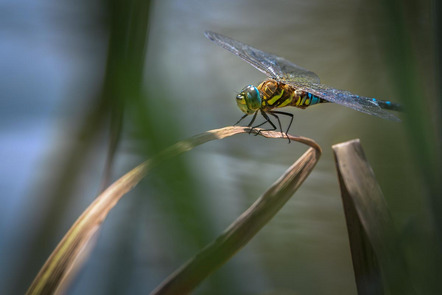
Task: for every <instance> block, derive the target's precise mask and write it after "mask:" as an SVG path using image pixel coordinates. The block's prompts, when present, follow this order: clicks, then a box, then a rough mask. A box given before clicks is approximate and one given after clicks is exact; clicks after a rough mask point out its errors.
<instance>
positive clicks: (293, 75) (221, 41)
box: [205, 31, 319, 83]
mask: <svg viewBox="0 0 442 295" xmlns="http://www.w3.org/2000/svg"><path fill="white" fill-rule="evenodd" d="M205 36H206V37H207V38H208V39H209V40H211V41H213V42H215V43H216V44H217V45H219V46H221V47H223V48H224V49H227V50H228V51H230V52H232V53H233V54H235V55H237V56H239V57H240V58H242V59H243V60H245V61H246V62H248V63H249V64H251V65H252V66H253V67H255V68H256V69H258V70H259V71H261V72H263V73H264V74H266V75H267V76H269V77H270V78H273V79H276V80H290V81H299V82H314V83H319V77H318V76H317V75H316V74H315V73H313V72H311V71H309V70H306V69H304V68H301V67H300V66H297V65H295V64H293V63H291V62H289V61H288V60H286V59H284V58H282V57H279V56H276V55H273V54H270V53H267V52H264V51H261V50H259V49H256V48H253V47H251V46H249V45H247V44H244V43H242V42H239V41H236V40H233V39H231V38H229V37H226V36H224V35H221V34H218V33H214V32H210V31H206V32H205Z"/></svg>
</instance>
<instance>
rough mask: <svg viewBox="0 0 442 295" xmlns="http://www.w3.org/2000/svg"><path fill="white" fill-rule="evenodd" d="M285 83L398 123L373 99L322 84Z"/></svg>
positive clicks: (397, 119) (394, 117) (395, 118)
mask: <svg viewBox="0 0 442 295" xmlns="http://www.w3.org/2000/svg"><path fill="white" fill-rule="evenodd" d="M286 83H291V84H292V85H293V86H295V87H297V88H298V89H300V90H304V91H306V92H309V93H311V94H313V95H315V96H317V97H319V98H322V99H325V100H327V101H330V102H334V103H337V104H340V105H343V106H346V107H348V108H351V109H354V110H356V111H359V112H362V113H366V114H369V115H374V116H377V117H380V118H382V119H387V120H392V121H400V119H399V118H397V117H396V116H395V115H393V114H390V113H389V112H387V111H385V110H383V109H382V108H381V107H380V106H379V104H378V103H377V102H376V100H375V99H373V98H369V97H365V96H359V95H356V94H353V93H351V92H349V91H346V90H339V89H335V88H332V87H329V86H326V85H323V84H317V83H293V82H290V81H286Z"/></svg>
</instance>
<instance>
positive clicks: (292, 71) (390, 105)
mask: <svg viewBox="0 0 442 295" xmlns="http://www.w3.org/2000/svg"><path fill="white" fill-rule="evenodd" d="M205 36H206V37H207V38H208V39H209V40H210V41H213V42H215V44H217V45H219V46H221V47H222V48H224V49H227V50H228V51H230V52H231V53H233V54H235V55H237V56H239V57H240V58H241V59H243V60H245V61H246V62H247V63H249V64H250V65H252V66H253V67H254V68H256V69H257V70H259V71H261V72H262V73H264V74H266V75H267V79H266V80H265V81H264V82H262V83H261V84H259V85H258V86H254V85H248V86H246V87H244V88H243V89H242V90H241V92H240V93H239V94H238V95H237V96H236V102H237V105H238V107H239V109H240V110H241V111H242V112H243V113H245V114H244V115H243V116H242V117H241V119H240V120H239V121H238V122H236V124H239V123H240V122H241V121H242V120H243V119H244V118H246V117H247V116H249V115H253V117H252V120H251V121H250V123H249V124H248V127H251V130H250V132H252V130H253V129H255V128H258V127H261V126H262V125H264V124H266V123H267V122H268V123H269V124H270V125H271V126H272V128H271V129H266V131H267V130H276V125H275V124H274V123H273V122H272V121H271V120H270V117H269V115H270V116H272V117H274V118H275V119H276V120H277V122H278V125H279V129H280V130H281V133H283V131H282V126H281V121H280V119H279V116H278V115H284V116H288V117H290V123H289V126H288V128H287V130H286V132H285V135H286V136H287V138H288V131H289V129H290V127H291V125H292V123H293V114H291V113H287V112H282V111H279V110H278V109H280V108H282V107H287V106H292V107H296V108H300V109H305V108H307V107H310V106H312V105H316V104H322V103H330V102H331V103H336V104H340V105H343V106H345V107H348V108H351V109H354V110H356V111H359V112H362V113H366V114H369V115H374V116H377V117H380V118H382V119H387V120H391V121H400V119H399V118H398V117H396V116H395V115H393V114H391V113H389V112H387V111H386V110H393V111H401V110H402V107H401V105H400V104H397V103H394V102H391V101H385V100H380V99H376V98H370V97H365V96H359V95H356V94H353V93H351V92H349V91H346V90H339V89H336V88H333V87H330V86H327V85H324V84H321V83H320V80H319V77H318V75H316V74H315V73H313V72H311V71H309V70H307V69H304V68H302V67H300V66H298V65H295V64H294V63H292V62H290V61H288V60H286V59H284V58H282V57H279V56H276V55H273V54H270V53H267V52H264V51H261V50H259V49H256V48H253V47H252V46H249V45H247V44H244V43H242V42H239V41H236V40H233V39H231V38H229V37H227V36H224V35H221V34H218V33H215V32H211V31H206V32H205ZM258 113H260V114H261V115H262V116H263V117H264V119H265V121H264V122H263V123H261V124H258V125H256V126H253V127H252V125H253V123H254V122H255V119H256V116H257V114H258ZM236 124H235V125H236ZM257 134H259V131H258V133H257ZM289 142H290V139H289Z"/></svg>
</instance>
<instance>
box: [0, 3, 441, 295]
mask: <svg viewBox="0 0 442 295" xmlns="http://www.w3.org/2000/svg"><path fill="white" fill-rule="evenodd" d="M439 5H440V4H438V3H437V1H430V0H425V1H418V0H407V1H394V0H377V1H351V0H339V1H326V0H313V1H299V0H297V1H282V0H279V1H271V2H270V1H250V0H245V1H237V0H226V1H198V0H194V1H178V0H164V1H140V0H129V1H121V0H109V1H105V0H102V1H84V0H83V1H73V2H68V1H53V0H52V1H51V0H42V1H29V0H15V1H11V0H4V1H1V3H0V15H1V17H0V40H1V42H0V89H1V100H0V157H1V165H0V201H1V206H0V293H1V294H22V293H24V292H25V290H26V289H27V287H28V286H29V285H30V283H31V281H32V279H33V278H34V277H35V275H36V274H37V272H38V270H39V269H40V267H41V266H42V265H43V263H44V261H45V260H46V258H47V257H48V256H49V255H50V253H51V251H52V250H53V249H54V248H55V246H56V245H57V243H58V241H59V240H60V239H61V238H62V236H63V235H64V233H65V232H66V231H67V230H68V228H69V227H70V225H71V224H72V223H73V222H74V221H75V219H76V218H77V217H78V216H79V215H80V214H81V212H82V211H83V210H84V209H85V208H86V207H87V206H88V204H89V203H90V202H92V200H93V199H94V198H95V196H96V195H97V194H99V192H100V191H101V190H102V189H103V188H104V187H106V186H107V185H108V184H109V183H110V182H111V181H113V180H116V179H117V178H118V177H119V176H121V175H123V174H124V173H125V172H127V171H128V170H130V169H131V168H132V167H134V166H135V165H137V164H138V163H140V162H141V161H143V160H144V159H146V158H148V157H151V156H152V155H153V154H155V153H156V152H158V151H160V150H162V149H163V148H165V147H167V146H168V145H170V144H173V143H175V142H176V141H178V140H181V139H185V138H187V137H189V136H192V135H195V134H198V133H201V132H204V131H207V130H210V129H214V128H221V127H224V126H228V125H231V124H233V123H235V122H236V121H237V120H238V119H239V118H240V116H242V113H241V112H240V111H239V110H238V109H237V107H236V103H235V102H234V97H235V95H236V93H237V92H239V91H240V90H241V89H242V88H243V87H244V86H246V85H247V84H251V83H252V84H255V85H257V83H259V82H261V81H262V80H264V79H265V76H264V75H263V74H261V73H260V72H258V71H257V70H255V69H254V68H252V67H251V66H250V65H248V64H247V63H245V62H243V61H241V60H240V59H239V58H238V57H236V56H234V55H233V54H231V53H229V52H227V51H226V50H224V49H222V48H220V47H218V46H216V45H215V44H213V43H212V42H210V41H209V40H207V39H206V38H205V37H204V31H205V30H212V31H215V32H219V33H222V34H225V35H227V36H230V37H232V38H234V39H236V40H239V41H242V42H244V43H247V44H250V45H252V46H254V47H256V48H259V49H261V50H264V51H268V52H271V53H274V54H277V55H279V56H282V57H285V58H286V59H288V60H290V61H293V62H294V63H296V64H298V65H300V66H302V67H305V68H308V69H309V70H312V71H314V72H315V73H317V74H318V75H319V76H320V77H321V80H322V82H323V83H325V84H328V85H332V86H334V87H336V88H339V89H346V90H350V91H352V92H354V93H357V94H360V95H364V96H370V97H376V98H379V99H389V100H392V101H395V102H400V103H402V104H403V105H404V106H405V108H406V110H407V113H405V114H401V115H400V117H401V118H402V120H403V122H402V123H395V122H390V121H385V120H382V119H379V118H377V117H373V116H368V115H365V114H362V113H359V112H356V111H353V110H351V109H347V108H345V107H342V106H338V105H331V104H330V105H321V106H318V107H311V108H309V109H307V110H296V109H293V110H288V109H287V111H291V112H292V113H293V114H294V115H295V120H294V124H293V126H292V128H291V133H292V134H296V135H302V136H307V137H310V138H312V139H314V140H316V141H317V142H318V143H319V144H320V145H321V146H322V148H323V156H322V158H321V159H320V162H319V163H318V165H317V166H316V168H315V170H314V171H313V173H312V174H311V175H310V176H309V178H308V179H307V181H306V182H305V183H304V185H303V186H302V187H301V189H300V190H299V191H298V192H297V193H296V194H295V195H294V196H293V198H292V199H291V200H290V201H289V202H288V203H287V204H286V206H285V207H284V208H283V209H282V210H281V211H280V213H279V214H278V215H277V216H276V217H275V218H274V219H273V220H272V221H271V222H270V223H269V224H268V225H267V226H266V227H265V228H264V229H263V230H262V231H261V232H260V233H259V234H258V235H257V236H256V237H255V238H254V239H252V241H251V242H250V243H249V244H248V245H247V246H246V247H245V248H244V249H242V250H241V251H240V252H239V253H238V254H237V255H236V256H235V257H234V258H233V259H231V260H230V261H229V262H228V263H227V264H226V265H224V266H223V267H221V268H220V269H219V270H218V271H217V272H216V273H214V274H213V275H211V276H210V277H209V278H208V279H207V280H206V281H205V282H204V283H203V284H202V285H201V286H200V287H199V288H198V289H197V290H196V292H195V293H196V294H356V286H355V283H354V275H353V270H352V264H351V257H350V252H349V244H348V238H347V231H346V226H345V220H344V215H343V209H342V204H341V199H340V192H339V186H338V182H337V176H336V172H335V167H334V159H333V154H332V151H331V145H333V144H336V143H340V142H343V141H347V140H350V139H354V138H360V139H361V143H362V145H363V147H364V149H365V153H366V155H367V158H368V160H369V161H370V162H371V164H372V167H373V170H374V172H375V174H376V177H377V179H378V181H379V184H380V185H381V187H382V190H383V192H384V194H385V198H386V200H387V202H388V205H389V207H390V210H391V214H392V217H393V219H394V221H395V226H396V229H397V232H398V239H400V244H401V246H402V249H401V250H402V251H403V252H404V253H405V256H406V259H407V264H408V267H409V272H410V275H411V277H412V284H413V285H414V286H415V289H416V290H417V291H418V293H419V294H436V293H437V288H438V287H439V286H438V285H440V282H439V281H438V279H439V278H440V274H441V272H440V262H441V251H440V250H441V240H440V237H441V232H442V221H441V218H440V217H438V216H440V214H441V213H442V212H441V211H442V205H441V202H442V200H440V197H441V195H442V194H441V190H440V180H441V178H440V176H441V174H440V170H441V167H442V165H441V146H440V143H441V141H440V139H441V128H440V126H441V116H440V115H441V100H440V98H441V91H440V90H441V89H440V70H441V64H440V61H441V59H440V52H441V51H440V49H441V47H440V45H441V44H440V32H438V31H437V30H436V28H437V24H438V22H439V23H440V19H439V15H440V14H439V13H438V12H440V6H439ZM286 123H287V122H286ZM305 150H306V147H305V146H302V145H301V144H298V143H291V144H290V145H289V144H287V141H285V140H269V139H264V138H260V137H255V136H249V135H238V136H236V137H234V138H229V139H226V140H223V141H218V142H211V143H209V144H206V145H204V146H202V147H198V148H197V149H195V150H193V151H191V152H190V153H187V154H186V155H183V156H181V157H179V158H178V159H174V160H173V161H171V162H168V163H164V165H163V166H162V167H160V168H159V169H156V170H155V171H154V172H153V173H152V174H150V175H149V176H148V177H147V178H146V179H145V180H143V181H142V183H141V184H140V185H138V186H137V187H136V188H135V190H134V191H131V192H130V193H129V194H128V195H127V196H125V197H124V198H123V199H122V200H121V201H120V203H119V204H118V205H117V206H116V208H115V209H114V210H113V211H112V212H111V213H110V215H109V217H108V219H106V221H105V223H104V225H103V227H102V231H101V232H100V234H99V236H98V240H97V244H96V247H95V249H94V250H93V252H92V254H91V257H90V258H89V260H88V261H87V262H86V264H85V265H84V267H83V268H82V270H81V271H80V273H79V275H78V277H77V278H76V280H75V281H74V282H73V284H72V286H71V289H70V290H69V294H145V293H146V292H149V291H151V290H153V289H154V288H155V286H157V285H158V284H159V283H160V282H161V281H162V280H163V279H164V278H165V277H166V276H167V275H168V274H170V273H171V272H172V271H173V270H174V269H176V268H177V267H179V266H180V265H181V264H182V263H184V262H185V261H186V260H187V259H189V258H190V257H192V256H193V255H194V254H195V253H196V252H197V251H198V250H199V249H201V248H202V247H204V245H206V244H207V243H209V242H210V241H211V240H212V239H214V238H215V237H216V236H217V235H219V234H220V233H221V232H222V231H223V229H224V228H226V227H227V226H228V225H229V224H230V223H231V222H232V221H233V220H234V219H235V218H236V217H237V216H239V215H240V214H241V212H242V211H244V210H245V209H246V208H247V207H248V206H249V205H250V204H252V203H253V202H254V201H255V200H256V199H257V198H258V197H259V196H260V194H261V193H262V192H264V191H265V190H266V189H267V188H268V187H269V186H270V185H271V184H272V183H273V182H274V181H275V180H276V179H277V178H278V177H279V176H280V175H281V174H282V173H283V171H284V170H285V169H286V168H287V167H288V166H289V165H290V164H291V163H292V162H294V161H295V160H296V159H297V158H298V157H299V156H300V155H301V154H302V153H303V152H304V151H305ZM438 214H439V215H438ZM438 277H439V278H438Z"/></svg>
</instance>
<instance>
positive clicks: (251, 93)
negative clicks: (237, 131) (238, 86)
mask: <svg viewBox="0 0 442 295" xmlns="http://www.w3.org/2000/svg"><path fill="white" fill-rule="evenodd" d="M236 103H237V104H238V107H239V109H240V110H241V111H242V112H244V113H246V114H248V115H251V114H253V113H255V112H256V111H257V110H259V109H260V108H261V94H260V93H259V90H258V88H256V87H255V86H253V85H249V86H247V87H245V88H244V89H243V90H241V92H240V93H239V94H238V95H237V96H236Z"/></svg>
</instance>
